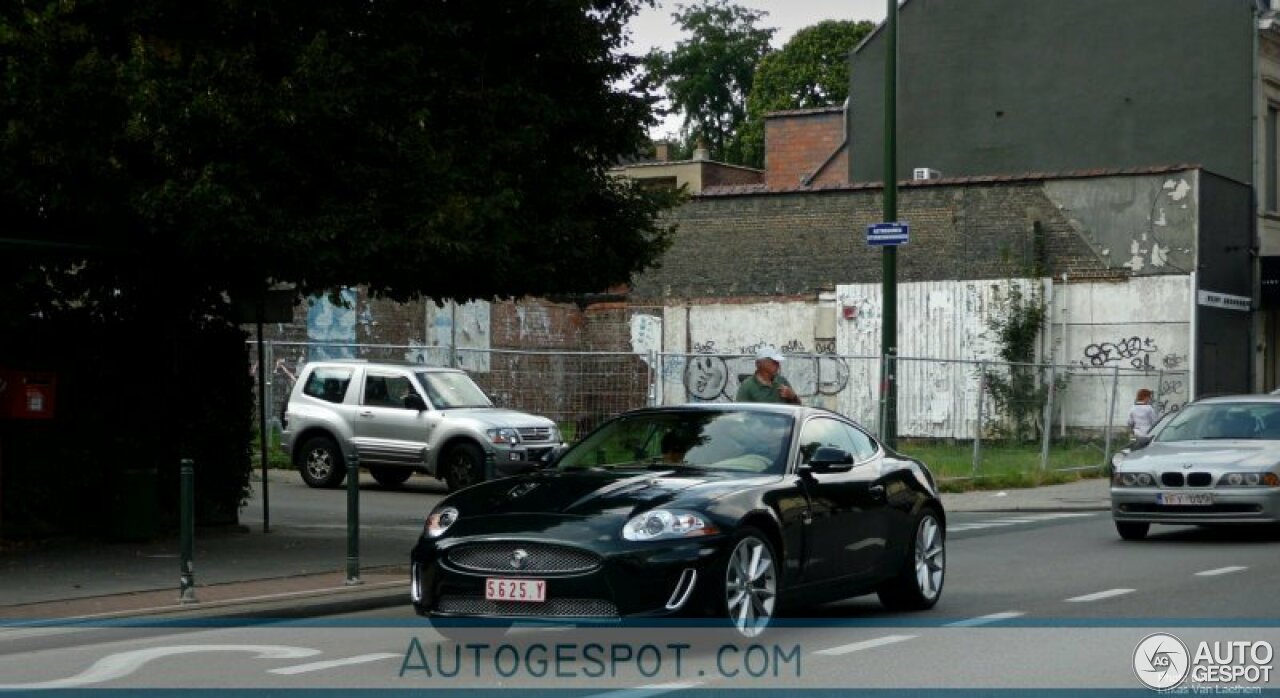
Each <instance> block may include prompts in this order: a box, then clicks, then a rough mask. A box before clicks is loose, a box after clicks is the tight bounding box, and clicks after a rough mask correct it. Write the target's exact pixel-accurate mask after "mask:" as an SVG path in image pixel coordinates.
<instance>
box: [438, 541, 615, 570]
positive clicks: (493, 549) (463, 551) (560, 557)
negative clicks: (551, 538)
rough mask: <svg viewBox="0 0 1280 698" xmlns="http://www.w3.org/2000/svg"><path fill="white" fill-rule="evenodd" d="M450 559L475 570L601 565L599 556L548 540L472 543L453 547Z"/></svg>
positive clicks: (573, 567) (594, 566)
mask: <svg viewBox="0 0 1280 698" xmlns="http://www.w3.org/2000/svg"><path fill="white" fill-rule="evenodd" d="M518 551H523V554H521V553H520V552H518ZM449 562H450V563H452V564H453V565H456V566H458V567H461V568H462V569H465V570H469V571H472V572H492V573H496V574H510V575H521V574H571V573H575V572H590V571H591V570H594V569H595V568H597V567H599V566H600V557H599V556H598V555H596V554H595V553H591V552H587V551H585V550H579V549H577V548H570V547H566V546H562V545H548V544H546V543H473V544H471V545H465V546H462V547H458V548H454V549H452V550H450V551H449Z"/></svg>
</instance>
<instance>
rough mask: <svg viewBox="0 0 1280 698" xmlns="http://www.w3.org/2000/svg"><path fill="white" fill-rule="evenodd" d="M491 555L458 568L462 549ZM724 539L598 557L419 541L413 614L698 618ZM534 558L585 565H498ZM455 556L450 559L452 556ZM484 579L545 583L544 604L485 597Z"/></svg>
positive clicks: (503, 543) (547, 545)
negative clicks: (506, 554)
mask: <svg viewBox="0 0 1280 698" xmlns="http://www.w3.org/2000/svg"><path fill="white" fill-rule="evenodd" d="M478 546H485V547H486V549H492V550H494V551H495V552H494V554H493V556H492V559H495V560H496V561H497V562H495V563H494V564H492V565H491V566H490V567H489V568H487V569H484V570H481V569H477V568H475V567H474V566H473V567H464V566H462V565H460V564H458V562H459V560H460V559H463V558H464V551H466V549H467V548H471V549H472V550H474V549H476V548H477V547H478ZM727 547H728V539H727V538H726V537H725V536H708V537H706V538H699V539H696V540H679V541H668V542H654V543H634V544H629V545H624V544H618V549H616V550H610V551H603V550H600V549H592V548H590V547H586V546H580V545H574V544H569V543H564V542H561V541H556V540H546V539H538V538H519V539H516V538H501V539H495V538H480V537H477V538H464V539H454V540H449V541H447V542H446V543H444V544H441V545H437V544H436V543H435V541H427V540H420V541H419V543H418V545H417V547H415V548H414V551H413V555H412V568H411V570H412V572H411V584H412V588H411V590H410V591H411V597H412V599H413V606H414V609H415V610H416V611H417V612H418V613H419V614H421V615H424V616H428V617H432V618H459V619H461V618H480V619H485V618H495V619H512V620H565V621H569V620H572V621H574V622H583V621H587V622H603V623H609V622H616V621H620V620H622V619H624V618H645V617H665V616H675V615H681V614H685V613H690V612H701V611H703V610H705V609H706V607H707V606H708V605H709V604H710V603H711V601H712V600H713V599H714V593H715V591H714V589H715V588H716V585H715V584H714V583H713V581H712V580H713V579H714V578H715V576H716V575H715V573H714V570H716V569H717V568H719V567H721V566H722V565H723V560H724V557H725V556H726V555H727V554H728V552H727ZM506 549H510V550H512V551H514V550H516V549H520V550H526V551H531V555H533V556H537V555H540V554H543V553H546V552H548V551H550V552H551V553H554V552H556V551H562V552H563V553H565V555H564V556H565V557H572V558H573V559H575V560H585V561H589V564H588V563H587V562H584V563H582V564H579V565H578V566H577V568H576V569H572V570H568V571H546V570H541V571H529V572H522V571H515V570H512V569H502V568H501V567H500V565H501V564H502V563H501V560H502V559H503V556H502V555H503V551H504V550H506ZM455 552H456V553H457V554H456V555H455V554H453V553H455ZM490 578H501V579H538V580H544V581H545V582H546V600H545V601H543V602H521V601H491V600H486V599H485V582H486V580H487V579H490Z"/></svg>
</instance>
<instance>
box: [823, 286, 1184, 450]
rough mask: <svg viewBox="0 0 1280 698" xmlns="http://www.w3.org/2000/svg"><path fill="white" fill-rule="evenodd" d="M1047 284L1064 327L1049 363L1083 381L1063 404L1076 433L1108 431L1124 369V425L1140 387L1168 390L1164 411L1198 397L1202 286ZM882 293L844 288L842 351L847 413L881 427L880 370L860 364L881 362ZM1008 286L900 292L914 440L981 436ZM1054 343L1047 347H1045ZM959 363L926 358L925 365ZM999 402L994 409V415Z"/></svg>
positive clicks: (1050, 336) (1072, 383) (1054, 314)
mask: <svg viewBox="0 0 1280 698" xmlns="http://www.w3.org/2000/svg"><path fill="white" fill-rule="evenodd" d="M1018 284H1019V286H1020V287H1021V288H1022V289H1023V290H1024V293H1026V292H1029V291H1030V290H1031V289H1032V288H1034V287H1035V285H1037V284H1038V285H1040V286H1041V287H1042V288H1043V289H1044V291H1043V292H1044V293H1045V298H1046V299H1048V300H1049V301H1050V313H1049V315H1050V319H1051V321H1052V325H1051V326H1050V327H1048V328H1047V329H1046V330H1045V332H1044V333H1043V336H1042V339H1046V340H1048V342H1049V346H1048V348H1047V349H1045V350H1044V352H1043V355H1042V356H1041V358H1040V361H1041V362H1043V363H1053V364H1054V365H1056V366H1059V367H1063V368H1060V369H1058V370H1060V371H1066V370H1067V369H1066V368H1065V367H1070V373H1071V378H1070V379H1069V381H1068V387H1067V390H1066V392H1065V394H1064V395H1059V396H1058V399H1059V400H1060V407H1061V411H1062V413H1063V414H1065V415H1066V425H1067V426H1069V427H1087V428H1095V427H1099V426H1102V425H1104V424H1106V423H1107V414H1108V410H1109V404H1110V400H1111V389H1110V385H1111V383H1112V381H1113V379H1114V377H1115V375H1116V373H1117V371H1116V369H1117V368H1119V369H1121V370H1120V371H1119V373H1120V375H1121V379H1120V381H1119V389H1118V390H1117V395H1116V398H1115V400H1116V403H1115V416H1114V417H1113V418H1112V420H1111V421H1112V423H1113V424H1116V425H1122V424H1123V423H1124V419H1125V415H1126V413H1127V410H1128V406H1129V404H1130V403H1131V402H1132V397H1133V394H1134V393H1135V392H1136V391H1137V389H1138V388H1140V387H1147V388H1151V389H1153V390H1157V391H1158V392H1159V396H1160V398H1159V400H1160V403H1161V405H1160V407H1161V409H1162V410H1170V409H1177V408H1178V407H1180V406H1181V405H1182V404H1183V403H1185V402H1186V400H1187V395H1188V393H1189V388H1190V382H1189V380H1188V378H1187V376H1186V373H1185V372H1186V371H1188V370H1189V369H1190V366H1189V363H1188V357H1189V355H1190V339H1189V338H1190V319H1189V316H1190V295H1191V292H1192V291H1191V282H1190V277H1186V276H1161V277H1148V278H1136V279H1133V280H1131V281H1129V282H1128V283H1122V284H1116V283H1083V284H1068V285H1063V284H1061V283H1059V284H1053V283H1051V282H1048V281H1040V282H1034V281H1029V280H1022V281H1019V282H1018ZM880 291H881V287H880V284H853V285H843V286H838V287H837V289H836V296H837V299H838V300H837V307H836V312H837V321H836V322H837V326H836V349H837V352H836V353H838V354H839V355H841V356H842V357H850V358H848V359H847V362H848V364H849V368H850V374H851V375H850V380H849V386H850V388H849V389H848V390H846V391H842V392H841V393H840V394H839V395H838V396H837V397H836V399H837V405H836V407H835V409H837V410H838V411H840V412H843V413H845V414H848V415H849V416H851V417H853V418H855V419H857V420H859V421H861V422H863V423H864V424H868V425H871V424H876V423H878V420H877V414H878V410H879V404H878V397H879V395H878V393H879V391H878V389H877V386H878V385H879V381H880V367H879V364H878V361H875V360H859V359H855V358H852V357H859V356H872V357H874V356H876V355H878V354H879V353H880V323H881V318H882V309H881V302H880ZM1006 293H1007V287H1006V284H1005V282H990V281H950V282H927V283H908V284H899V285H898V322H899V326H898V340H899V356H901V357H904V358H903V359H902V360H901V361H900V363H899V371H898V395H899V402H898V415H899V433H900V434H901V435H903V436H927V437H941V438H962V439H967V438H972V437H973V435H974V434H975V433H976V431H977V404H978V380H977V375H978V368H979V367H978V365H977V363H976V362H981V361H999V359H998V357H997V352H998V350H999V346H998V344H997V343H996V341H995V340H996V338H995V336H994V333H993V331H992V330H991V328H990V324H989V323H990V320H991V319H992V317H993V316H995V314H996V313H999V312H1002V311H1001V304H1000V299H1001V297H1002V296H1003V295H1004V294H1006ZM1042 346H1043V342H1042ZM920 357H925V358H938V359H941V358H947V359H951V360H950V361H940V360H930V361H920V360H913V359H915V358H920ZM989 407H990V405H989V404H988V408H989Z"/></svg>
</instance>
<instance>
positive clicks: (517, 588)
mask: <svg viewBox="0 0 1280 698" xmlns="http://www.w3.org/2000/svg"><path fill="white" fill-rule="evenodd" d="M484 598H485V599H486V600H489V601H529V602H535V603H536V602H540V601H546V600H547V581H546V580H545V579H496V578H489V579H486V580H484Z"/></svg>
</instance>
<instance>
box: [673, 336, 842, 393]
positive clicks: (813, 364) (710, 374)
mask: <svg viewBox="0 0 1280 698" xmlns="http://www.w3.org/2000/svg"><path fill="white" fill-rule="evenodd" d="M832 344H834V341H832ZM765 345H766V343H765V342H757V343H755V344H751V345H746V346H742V347H738V348H737V349H736V350H730V351H731V353H730V352H725V351H724V350H722V349H721V348H720V347H718V346H717V345H716V342H715V340H708V341H706V342H697V343H695V344H694V346H693V350H694V352H695V354H694V356H690V357H689V359H688V360H687V361H685V362H684V387H685V391H686V392H687V393H688V394H689V398H690V399H692V400H701V401H706V402H711V401H717V400H732V399H733V397H734V396H735V395H736V394H737V392H738V384H739V383H741V382H742V381H744V380H746V379H747V378H749V377H751V375H752V374H754V373H755V371H756V366H755V358H754V356H755V353H756V352H757V351H758V350H759V349H760V348H761V347H763V346H765ZM781 350H782V353H783V354H784V355H785V356H786V358H787V360H786V362H785V364H784V367H783V371H782V374H783V375H784V376H786V378H787V381H788V382H790V383H791V387H792V388H793V389H794V390H795V391H796V394H797V395H799V396H800V397H802V398H804V397H814V396H817V395H836V394H838V393H839V392H840V391H842V390H844V388H845V386H847V385H848V384H849V365H848V363H847V362H846V361H845V360H844V358H843V357H840V356H836V355H834V354H833V353H809V351H808V349H807V348H806V347H805V344H804V342H802V341H800V340H798V339H793V340H790V341H788V342H786V343H784V344H782V345H781ZM736 354H745V355H746V356H738V355H736Z"/></svg>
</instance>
